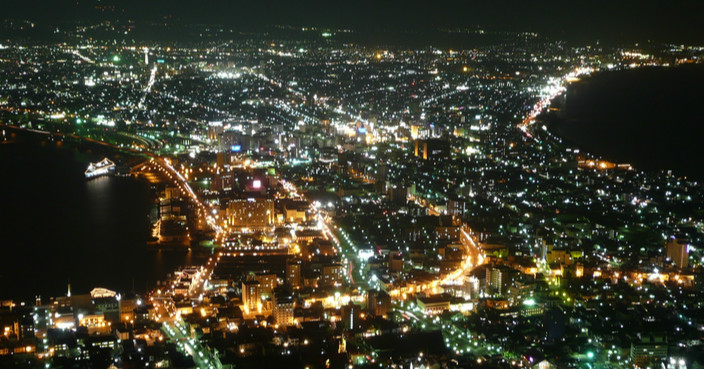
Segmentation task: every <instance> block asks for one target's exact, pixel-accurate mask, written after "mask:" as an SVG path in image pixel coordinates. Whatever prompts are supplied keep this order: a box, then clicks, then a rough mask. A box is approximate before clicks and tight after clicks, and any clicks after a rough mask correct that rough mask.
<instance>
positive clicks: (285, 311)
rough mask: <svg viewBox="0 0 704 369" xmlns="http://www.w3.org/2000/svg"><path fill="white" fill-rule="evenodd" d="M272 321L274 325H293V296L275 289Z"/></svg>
mask: <svg viewBox="0 0 704 369" xmlns="http://www.w3.org/2000/svg"><path fill="white" fill-rule="evenodd" d="M273 310H274V311H273V312H274V319H275V320H276V324H279V325H283V326H287V325H293V324H294V322H293V296H291V293H290V292H289V291H287V290H283V289H281V290H279V289H277V290H276V291H275V292H274V308H273Z"/></svg>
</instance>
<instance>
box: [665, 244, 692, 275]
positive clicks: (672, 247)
mask: <svg viewBox="0 0 704 369" xmlns="http://www.w3.org/2000/svg"><path fill="white" fill-rule="evenodd" d="M665 253H666V254H667V258H668V259H669V260H670V261H671V262H672V264H674V265H675V266H676V267H678V268H686V267H688V266H689V243H688V242H687V239H685V238H679V237H674V236H672V237H670V238H668V239H667V241H665Z"/></svg>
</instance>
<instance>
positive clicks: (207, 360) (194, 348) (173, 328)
mask: <svg viewBox="0 0 704 369" xmlns="http://www.w3.org/2000/svg"><path fill="white" fill-rule="evenodd" d="M162 331H163V332H164V333H166V336H167V337H168V338H169V339H170V340H171V341H173V342H174V343H176V345H177V346H178V348H179V349H180V350H182V351H183V352H185V353H186V354H188V355H189V356H191V357H193V362H194V363H195V364H196V367H197V368H200V369H221V368H222V363H221V362H220V359H219V358H218V357H217V356H216V355H215V354H214V353H212V352H211V351H210V349H208V348H207V347H203V345H202V344H201V343H200V341H198V340H197V339H194V338H191V337H190V335H189V332H188V329H187V328H186V327H185V326H184V325H183V324H182V323H181V322H180V321H178V320H175V321H174V322H164V324H162Z"/></svg>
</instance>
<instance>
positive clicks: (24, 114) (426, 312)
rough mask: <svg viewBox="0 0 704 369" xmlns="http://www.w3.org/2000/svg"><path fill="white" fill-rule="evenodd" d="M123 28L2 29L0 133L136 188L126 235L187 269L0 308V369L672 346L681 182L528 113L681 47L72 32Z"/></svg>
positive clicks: (691, 270) (553, 353) (688, 267)
mask: <svg viewBox="0 0 704 369" xmlns="http://www.w3.org/2000/svg"><path fill="white" fill-rule="evenodd" d="M11 26H12V25H8V27H11ZM133 26H134V25H133V24H130V23H125V24H121V23H119V22H118V23H111V22H108V23H104V22H102V23H99V24H96V25H93V26H92V27H95V28H91V27H88V26H86V25H80V26H76V27H75V29H72V30H71V31H70V32H68V31H65V30H64V28H63V27H62V28H59V30H58V31H57V32H59V33H60V34H61V35H63V36H65V37H66V39H67V40H68V41H66V42H65V43H61V44H47V45H44V46H37V45H35V46H32V47H28V46H26V45H23V44H22V43H21V42H20V41H15V42H12V43H10V44H8V45H4V44H3V47H2V48H0V67H1V68H5V70H6V71H8V72H7V73H6V76H7V78H6V79H4V80H2V81H0V118H2V123H3V126H2V128H0V130H2V136H0V140H2V143H3V144H4V143H6V142H7V143H11V142H14V141H13V140H14V139H15V137H13V134H15V135H23V134H32V135H34V134H36V135H41V136H39V137H41V139H42V140H43V141H45V144H47V145H53V144H56V145H57V146H59V143H58V142H60V143H61V145H64V146H68V145H75V146H76V147H82V146H84V145H85V147H90V149H91V150H93V151H100V150H107V152H109V153H110V154H106V155H112V156H110V158H111V160H112V159H114V161H115V163H116V167H117V169H118V171H120V170H122V171H123V172H124V173H120V174H125V175H127V174H130V175H133V176H135V177H137V178H140V179H144V180H147V181H149V183H150V185H151V186H150V187H151V188H153V189H154V191H155V192H156V194H157V196H156V197H157V199H156V200H155V202H157V204H155V210H156V209H158V211H155V213H158V215H156V217H157V218H158V220H157V221H156V222H155V226H154V227H153V229H152V233H151V235H152V236H153V237H152V238H151V239H150V241H149V245H148V247H150V248H154V249H157V250H159V251H158V252H160V253H162V255H165V254H166V253H171V252H176V253H179V252H183V254H185V255H187V256H186V259H184V260H189V262H188V263H189V264H193V265H183V266H182V267H180V268H178V269H177V270H174V271H170V272H171V273H169V274H168V275H167V276H161V277H160V278H161V279H164V280H162V281H159V283H157V284H156V286H155V288H154V289H153V290H144V291H140V290H139V288H137V291H136V293H121V294H120V295H119V296H120V298H119V300H117V299H114V300H113V298H112V297H109V296H108V297H105V296H102V297H93V296H91V297H86V296H81V297H77V298H71V296H64V297H57V298H54V299H52V300H46V299H44V300H43V301H38V302H36V303H35V302H33V303H32V304H25V305H24V306H22V305H21V304H14V305H13V304H5V303H3V304H2V306H0V333H2V336H3V337H6V338H3V339H2V340H0V363H3V361H2V360H3V358H5V356H8V357H9V356H13V355H14V356H13V357H20V356H21V355H24V356H22V357H23V358H24V357H28V358H31V359H33V360H34V359H36V360H39V359H38V358H39V355H42V356H41V360H42V361H41V363H40V364H42V365H43V364H46V363H48V364H49V366H50V367H52V365H54V363H56V365H54V366H61V365H63V366H66V367H68V366H72V365H73V364H76V363H78V362H79V361H80V362H81V363H87V362H89V360H99V359H100V358H101V357H103V356H101V355H102V354H104V353H105V352H103V353H101V352H99V350H98V349H97V348H98V347H100V348H107V351H109V354H108V355H106V357H107V358H108V361H109V362H106V363H105V364H106V365H104V367H108V366H109V365H110V364H114V365H115V366H117V367H120V365H122V366H125V367H127V366H135V367H137V366H151V367H163V366H167V365H170V364H169V363H171V362H172V361H170V360H174V362H179V363H186V364H184V366H187V365H193V366H196V367H199V368H220V367H223V368H227V367H237V366H242V367H246V366H247V365H248V364H252V363H262V364H261V366H267V365H268V363H271V364H272V366H276V365H277V364H280V363H282V362H284V363H286V365H290V367H310V368H323V367H328V366H329V367H331V368H349V367H352V368H354V367H369V366H374V367H376V366H377V365H379V366H380V367H397V368H399V367H404V368H407V367H411V366H412V367H434V366H441V367H447V368H459V367H480V366H482V367H483V366H486V367H509V368H527V367H529V368H533V367H538V368H541V369H542V368H553V367H566V368H585V369H586V368H602V367H603V368H619V369H622V368H635V367H637V368H647V367H660V366H663V367H667V366H668V365H670V366H672V367H675V366H677V369H680V367H681V366H682V365H685V366H686V365H689V364H690V363H689V362H688V360H690V359H689V358H690V357H695V356H696V355H694V354H693V353H696V352H698V351H696V350H698V348H697V347H698V346H697V344H696V342H698V340H699V339H700V336H701V329H700V328H701V327H700V326H701V323H702V322H701V319H700V316H701V312H702V308H703V307H704V306H703V305H702V301H704V299H703V298H702V292H701V289H699V288H698V286H699V284H700V278H699V277H700V274H701V268H702V265H703V264H704V262H703V260H704V254H702V251H703V250H704V247H702V245H701V244H702V243H703V242H704V241H703V240H704V235H703V234H704V233H703V230H704V222H702V220H701V204H702V201H704V193H703V192H702V189H701V183H700V182H697V181H694V180H692V179H688V178H684V177H681V176H677V175H676V174H672V173H668V172H667V171H662V172H655V171H644V170H641V169H639V168H638V167H637V166H631V165H628V164H624V163H616V162H614V161H610V160H613V159H609V158H601V157H597V156H595V155H592V154H590V153H587V152H584V151H582V150H579V149H575V148H574V147H573V146H571V145H570V144H569V143H566V142H563V141H562V140H561V139H560V138H559V137H557V136H555V134H554V132H551V130H548V129H547V128H546V126H547V125H548V124H547V123H545V122H544V120H545V119H547V118H546V117H550V118H554V116H555V115H557V116H559V115H560V112H561V109H562V108H563V105H562V103H563V102H564V94H565V92H566V91H567V87H568V85H569V84H570V83H577V79H578V78H582V77H583V76H587V75H592V74H597V73H599V72H603V71H608V70H626V69H632V68H639V67H641V66H649V65H663V66H664V65H677V64H684V63H696V62H699V61H701V60H704V54H703V53H704V49H701V48H698V47H690V46H682V45H660V44H653V43H649V44H647V45H645V46H643V45H641V46H635V47H629V48H619V47H607V46H603V45H598V44H594V45H587V46H570V45H569V44H567V43H564V42H560V41H554V40H549V39H547V38H543V37H541V36H539V35H535V34H532V33H519V32H506V33H501V32H490V31H485V30H476V29H464V30H452V31H450V33H454V32H461V34H463V35H468V37H469V36H471V37H479V38H482V40H483V41H482V42H479V43H477V44H476V46H475V47H473V48H471V49H466V50H445V49H441V48H437V47H430V46H427V47H422V48H406V47H391V46H390V47H389V49H388V50H379V49H377V48H372V47H366V46H363V45H361V44H357V43H349V42H345V41H342V40H338V39H336V37H337V36H336V35H340V34H346V33H347V31H344V30H329V29H308V28H305V27H303V28H297V27H288V26H286V27H283V28H281V29H279V31H280V30H285V31H286V34H287V35H290V37H286V38H285V39H277V38H276V37H275V36H272V35H276V34H279V33H280V32H278V31H277V32H272V33H267V34H266V35H256V36H255V35H252V36H251V37H245V38H242V39H238V40H235V41H233V40H232V37H231V32H230V31H231V30H228V29H225V28H222V29H221V28H219V27H215V26H211V25H203V26H197V27H195V29H196V30H197V32H198V33H196V35H198V37H194V39H198V40H200V41H197V42H184V43H183V44H176V43H174V44H169V43H167V42H144V43H140V42H137V41H133V40H132V38H124V37H122V36H120V38H119V39H118V38H117V36H115V37H116V38H115V40H114V42H113V40H109V41H106V40H99V39H98V38H96V37H93V35H92V32H93V31H91V30H92V29H95V30H100V32H101V34H112V33H114V34H115V35H124V33H125V32H127V33H130V32H132V30H133ZM153 26H154V27H160V26H158V25H153ZM67 27H68V26H67ZM138 27H141V25H138ZM480 31H481V32H480ZM187 32H192V30H187ZM311 32H312V33H311ZM443 32H444V31H443ZM323 33H324V34H327V35H328V36H327V37H324V38H321V37H322V36H320V35H321V34H323ZM201 34H202V35H203V36H200V35H201ZM298 36H300V37H298ZM488 36H491V37H488ZM211 40H218V42H215V41H211ZM145 50H148V52H147V53H146V54H145ZM114 56H119V58H118V59H113V58H114ZM48 81H51V82H50V83H49V82H48ZM52 86H53V87H52ZM537 127H540V129H537ZM101 154H102V151H101ZM138 284H139V283H138ZM122 292H123V291H122ZM79 293H80V292H79ZM134 295H136V296H134ZM72 296H74V297H75V296H80V295H79V294H77V293H76V291H73V294H72ZM38 300H40V299H38ZM47 301H51V302H47ZM137 301H139V303H138V302H137ZM29 305H32V308H31V309H29ZM35 305H36V309H34V307H35ZM3 309H4V310H3ZM6 310H7V311H6ZM27 314H28V315H27ZM30 316H31V319H27V318H30ZM79 317H80V318H82V319H79ZM6 318H7V319H6ZM26 322H34V323H33V324H34V325H33V327H29V326H26V324H27V323H26ZM108 322H109V323H111V324H108ZM15 323H16V324H15ZM22 327H24V328H22ZM25 328H26V329H25ZM28 332H35V333H34V335H33V336H30V335H29V334H28ZM85 332H88V334H85ZM118 339H119V341H118ZM44 340H46V342H44ZM64 342H69V343H70V344H66V345H65V347H64ZM170 345H175V347H177V350H171V349H170V347H174V346H170ZM28 347H29V348H28ZM52 350H53V351H52ZM107 351H106V352H107ZM174 351H176V352H177V353H176V354H175V353H174ZM147 353H148V354H147ZM170 355H171V356H170ZM174 355H175V356H174ZM681 361H682V362H681ZM101 364H102V363H101ZM76 365H78V364H76ZM179 365H180V364H179ZM252 365H254V364H252ZM252 365H250V366H252ZM96 366H98V365H96Z"/></svg>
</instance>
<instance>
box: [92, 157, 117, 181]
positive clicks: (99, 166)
mask: <svg viewBox="0 0 704 369" xmlns="http://www.w3.org/2000/svg"><path fill="white" fill-rule="evenodd" d="M112 173H115V163H114V162H112V160H110V159H108V158H104V159H103V160H101V161H99V162H97V163H90V165H88V169H86V172H85V174H86V178H95V177H100V176H104V175H107V174H112Z"/></svg>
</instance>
